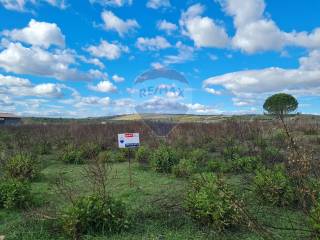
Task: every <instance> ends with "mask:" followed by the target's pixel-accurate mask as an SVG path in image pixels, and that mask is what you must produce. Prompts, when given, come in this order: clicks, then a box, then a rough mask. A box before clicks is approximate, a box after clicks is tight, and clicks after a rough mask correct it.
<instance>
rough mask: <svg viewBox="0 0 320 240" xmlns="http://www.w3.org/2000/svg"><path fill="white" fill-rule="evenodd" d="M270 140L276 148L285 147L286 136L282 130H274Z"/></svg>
mask: <svg viewBox="0 0 320 240" xmlns="http://www.w3.org/2000/svg"><path fill="white" fill-rule="evenodd" d="M271 138H272V140H273V141H274V143H275V144H276V145H277V146H281V147H284V146H286V142H287V139H288V136H287V134H286V133H285V131H284V130H282V129H277V130H275V132H274V133H273V135H272V137H271Z"/></svg>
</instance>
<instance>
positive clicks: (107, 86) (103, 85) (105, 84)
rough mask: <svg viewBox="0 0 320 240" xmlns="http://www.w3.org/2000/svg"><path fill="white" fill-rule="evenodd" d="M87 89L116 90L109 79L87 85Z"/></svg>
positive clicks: (105, 91)
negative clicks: (94, 84)
mask: <svg viewBox="0 0 320 240" xmlns="http://www.w3.org/2000/svg"><path fill="white" fill-rule="evenodd" d="M89 89H91V90H93V91H97V92H103V93H110V92H116V91H117V88H116V87H115V86H114V85H113V84H112V83H111V82H110V81H101V82H99V83H98V84H97V85H96V86H93V85H89Z"/></svg>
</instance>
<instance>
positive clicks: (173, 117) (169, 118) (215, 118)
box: [23, 114, 320, 124]
mask: <svg viewBox="0 0 320 240" xmlns="http://www.w3.org/2000/svg"><path fill="white" fill-rule="evenodd" d="M294 117H295V118H296V117H297V118H300V119H301V118H303V119H309V120H310V119H317V120H318V121H320V116H318V115H296V116H294ZM227 119H237V120H247V121H250V120H251V121H252V120H270V119H272V117H271V116H267V115H234V116H228V115H190V114H144V115H139V114H127V115H117V116H106V117H93V118H81V119H77V118H37V117H25V118H23V122H24V123H25V124H59V123H73V122H77V123H107V122H123V121H141V120H144V121H161V122H202V123H213V122H219V121H224V120H227Z"/></svg>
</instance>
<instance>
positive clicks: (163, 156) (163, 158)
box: [151, 145, 179, 173]
mask: <svg viewBox="0 0 320 240" xmlns="http://www.w3.org/2000/svg"><path fill="white" fill-rule="evenodd" d="M151 162H152V164H153V166H154V168H155V170H156V171H157V172H162V173H171V171H172V167H173V166H174V165H176V164H177V163H178V162H179V159H178V157H177V155H176V153H175V151H174V150H173V149H172V148H170V147H168V146H165V145H161V146H160V147H159V148H158V149H156V150H155V151H154V152H153V154H152V155H151Z"/></svg>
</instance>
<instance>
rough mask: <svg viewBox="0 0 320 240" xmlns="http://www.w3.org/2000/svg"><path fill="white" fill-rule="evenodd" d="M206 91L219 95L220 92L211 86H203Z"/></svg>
mask: <svg viewBox="0 0 320 240" xmlns="http://www.w3.org/2000/svg"><path fill="white" fill-rule="evenodd" d="M204 90H205V91H206V92H207V93H210V94H212V95H221V92H220V91H218V90H215V89H213V88H205V89H204Z"/></svg>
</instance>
